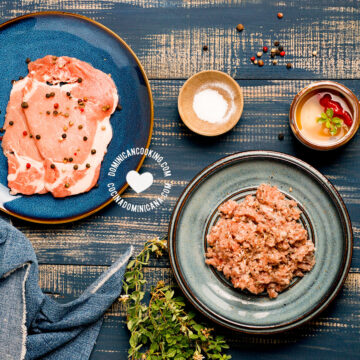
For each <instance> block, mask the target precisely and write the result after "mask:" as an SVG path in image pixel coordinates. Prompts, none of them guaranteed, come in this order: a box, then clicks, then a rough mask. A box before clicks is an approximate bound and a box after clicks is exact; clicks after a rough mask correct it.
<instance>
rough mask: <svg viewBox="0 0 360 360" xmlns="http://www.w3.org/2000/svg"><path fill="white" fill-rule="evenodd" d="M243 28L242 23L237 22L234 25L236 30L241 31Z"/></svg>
mask: <svg viewBox="0 0 360 360" xmlns="http://www.w3.org/2000/svg"><path fill="white" fill-rule="evenodd" d="M244 29H245V28H244V25H243V24H237V26H236V30H237V31H238V32H241V31H243V30H244Z"/></svg>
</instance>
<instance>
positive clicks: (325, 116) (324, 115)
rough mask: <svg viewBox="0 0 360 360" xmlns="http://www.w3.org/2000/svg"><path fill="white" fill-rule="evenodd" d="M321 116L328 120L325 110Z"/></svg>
mask: <svg viewBox="0 0 360 360" xmlns="http://www.w3.org/2000/svg"><path fill="white" fill-rule="evenodd" d="M321 117H322V118H323V119H324V120H327V118H328V117H327V115H326V114H325V113H324V112H323V113H321Z"/></svg>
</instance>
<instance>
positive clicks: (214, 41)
mask: <svg viewBox="0 0 360 360" xmlns="http://www.w3.org/2000/svg"><path fill="white" fill-rule="evenodd" d="M44 10H64V11H71V12H79V13H82V14H84V15H86V16H89V17H91V18H94V19H95V20H98V21H100V22H102V23H104V24H105V25H106V26H108V27H110V28H111V29H112V30H114V31H115V32H117V33H118V34H119V35H120V36H122V37H123V38H124V39H125V40H126V41H127V42H128V43H129V45H130V46H131V47H132V48H133V49H134V51H135V52H136V54H137V55H138V57H139V58H140V60H141V61H142V62H143V64H144V65H145V69H146V71H147V73H148V75H149V77H150V78H161V79H166V78H180V79H184V78H187V77H189V76H190V75H192V74H194V73H195V72H198V71H200V70H205V69H217V70H222V71H225V72H227V73H229V74H230V75H232V76H234V77H236V78H238V79H257V78H264V79H291V78H292V79H299V78H303V79H315V78H334V79H345V78H346V79H350V78H359V77H360V70H359V69H360V56H359V55H360V48H359V47H358V46H356V43H354V42H353V39H357V38H358V37H359V34H360V17H359V14H360V8H359V2H358V1H357V0H327V1H313V0H302V1H299V0H287V1H277V0H266V1H264V0H263V1H261V0H243V1H226V0H194V1H190V0H189V1H183V0H129V1H120V0H102V1H98V0H62V1H53V0H47V1H35V0H15V1H12V0H11V1H10V0H6V1H2V2H1V4H0V17H1V19H3V20H6V19H9V18H11V17H14V16H18V15H21V14H23V13H28V12H34V11H44ZM278 11H282V12H283V13H284V18H283V19H281V20H279V19H277V17H276V14H277V12H278ZM238 23H243V24H244V26H245V30H244V31H243V32H242V33H241V34H239V33H238V32H237V31H236V29H235V27H236V25H237V24H238ZM274 40H279V41H280V42H281V43H282V44H283V45H284V48H285V50H286V53H287V56H286V58H285V59H281V60H279V65H277V66H272V65H269V63H270V61H269V56H266V57H265V59H266V60H265V64H266V66H264V67H263V68H259V67H257V66H254V65H252V64H251V62H250V60H249V59H250V57H251V56H253V55H255V54H256V52H257V51H259V50H261V49H262V47H263V45H267V46H269V47H271V44H272V42H273V41H274ZM204 44H206V45H207V46H208V48H209V51H207V52H203V51H202V46H203V45H204ZM313 50H317V51H318V56H317V57H313V56H312V55H311V53H312V51H313ZM288 61H290V62H292V63H293V64H294V69H292V70H290V71H288V70H287V69H286V68H285V64H286V63H287V62H288Z"/></svg>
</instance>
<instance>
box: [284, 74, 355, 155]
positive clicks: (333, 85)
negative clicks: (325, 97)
mask: <svg viewBox="0 0 360 360" xmlns="http://www.w3.org/2000/svg"><path fill="white" fill-rule="evenodd" d="M321 89H324V90H336V91H338V92H339V93H340V94H342V95H343V96H344V97H346V98H347V100H348V102H349V104H350V105H351V107H352V108H353V114H354V118H353V123H352V125H351V127H350V129H349V131H348V132H347V133H346V134H345V135H344V136H343V137H342V138H340V139H339V140H338V141H336V142H334V143H332V144H331V145H325V144H324V145H321V144H316V143H313V142H311V141H310V140H309V139H308V138H306V137H304V136H303V134H302V133H301V131H300V129H299V128H298V125H297V122H296V109H297V106H298V105H299V104H300V103H301V100H302V99H303V98H304V97H305V96H306V95H307V94H309V93H311V92H312V91H315V90H321ZM289 121H290V127H291V130H292V132H293V133H294V135H295V137H296V138H297V139H298V140H299V141H300V142H301V143H303V144H304V145H306V146H307V147H309V148H311V149H314V150H322V151H326V150H332V149H336V148H338V147H340V146H342V145H344V144H346V143H347V142H348V141H350V140H351V138H352V137H353V136H354V135H355V134H356V132H357V130H358V128H359V124H360V104H359V100H358V99H357V97H356V96H355V94H354V93H353V92H352V91H351V90H350V89H348V88H347V87H346V86H344V85H342V84H340V83H337V82H335V81H329V80H324V81H317V82H313V83H311V84H310V85H308V86H306V87H304V88H303V89H302V90H300V91H299V92H298V93H297V95H296V96H295V97H294V100H293V101H292V103H291V106H290V113H289Z"/></svg>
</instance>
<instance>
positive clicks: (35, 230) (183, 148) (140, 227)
mask: <svg viewBox="0 0 360 360" xmlns="http://www.w3.org/2000/svg"><path fill="white" fill-rule="evenodd" d="M308 83H309V81H305V80H291V81H284V80H277V81H270V80H269V81H261V80H256V81H255V80H242V81H239V84H240V85H241V86H242V88H243V90H244V100H245V108H244V113H243V115H242V118H241V120H240V122H239V123H238V124H237V126H236V127H235V128H234V129H233V130H232V131H231V132H229V133H228V134H225V135H223V136H221V137H218V138H216V139H209V138H203V137H200V136H197V135H195V134H193V133H191V132H190V131H188V130H187V129H186V128H185V126H184V125H183V124H182V122H181V121H180V119H179V115H178V113H177V107H176V103H177V94H178V92H179V89H180V87H181V86H182V84H183V81H180V80H166V81H164V80H154V81H151V87H152V90H153V93H154V98H155V104H156V107H155V125H154V135H153V140H152V144H151V148H152V149H153V150H155V151H158V152H159V153H160V154H162V155H163V156H164V158H165V160H166V161H167V162H168V163H169V164H170V167H171V171H172V177H171V179H170V182H171V183H172V185H173V188H172V190H171V194H170V197H169V198H168V199H167V200H166V201H165V203H164V206H162V207H161V208H159V209H156V211H154V212H151V213H148V214H141V215H139V214H134V213H130V212H128V211H126V210H124V209H121V208H119V207H118V206H117V205H115V204H112V205H110V206H109V207H108V208H107V209H105V210H103V211H102V212H100V213H99V214H96V215H94V216H92V217H90V218H88V219H85V220H83V221H81V222H77V223H74V224H65V225H56V226H49V225H45V226H41V225H36V226H34V225H29V224H27V223H25V222H21V221H19V220H14V224H16V225H17V226H18V227H19V228H20V229H21V230H23V231H24V232H25V233H26V234H27V235H28V236H29V238H30V239H31V240H32V242H33V244H34V247H35V250H36V252H37V254H38V257H39V262H40V263H48V264H49V263H51V264H84V265H85V264H92V265H109V264H110V263H111V262H113V261H114V260H115V258H116V257H117V254H119V253H120V252H121V250H122V248H123V247H122V244H123V243H131V244H133V245H134V246H135V248H136V249H137V250H139V249H140V247H141V244H143V243H144V242H145V241H146V240H147V239H149V238H151V237H154V236H162V235H163V234H166V232H167V226H168V222H169V218H170V215H171V210H172V208H173V206H174V204H175V202H176V199H177V198H178V196H179V195H180V193H181V192H182V190H183V189H184V187H185V186H186V184H187V183H188V182H189V181H190V180H191V179H192V178H193V177H194V176H195V174H196V173H197V172H199V171H200V170H201V169H202V168H204V167H205V166H207V165H208V164H210V163H211V162H214V161H216V160H217V159H219V158H221V157H223V156H225V155H228V154H231V153H234V152H237V151H246V150H259V149H266V150H274V151H281V152H285V153H288V154H291V155H294V156H296V157H299V158H301V159H303V160H305V161H307V162H309V163H310V164H311V165H313V166H314V167H316V168H317V169H319V170H320V171H321V172H322V173H323V174H325V175H326V176H327V177H328V178H329V179H330V180H331V181H332V182H333V184H334V185H335V186H336V188H337V189H338V190H339V192H340V194H341V196H342V197H343V199H344V201H345V203H346V205H347V207H348V210H349V212H350V217H351V220H352V223H353V226H354V235H355V241H354V242H355V246H354V256H353V262H352V271H360V247H359V236H360V233H359V232H360V230H359V229H360V181H359V177H358V171H359V170H358V167H356V166H353V164H356V163H357V162H359V157H360V155H359V154H360V140H359V137H358V136H357V137H355V138H354V139H353V140H352V141H351V142H350V143H349V144H348V146H346V147H344V148H343V149H340V150H338V151H333V152H331V153H318V152H315V151H312V150H308V149H306V148H305V147H303V146H302V145H300V144H299V143H298V142H297V141H296V140H295V139H294V138H293V136H292V134H291V130H290V128H289V126H288V111H289V103H290V101H291V99H292V98H293V96H294V95H295V94H296V92H298V91H299V90H300V89H301V88H302V87H303V86H305V85H307V84H308ZM344 84H345V85H347V86H348V87H349V88H350V89H352V90H353V91H354V92H355V93H360V85H359V83H358V82H357V81H354V80H347V81H344ZM279 132H282V133H284V134H285V138H284V140H283V141H279V140H278V138H277V135H278V133H279ZM143 169H144V171H145V170H150V171H151V172H152V173H153V174H154V177H155V184H154V185H153V186H152V188H151V190H150V191H148V192H145V193H142V194H140V195H137V194H135V193H134V192H133V191H131V190H128V191H126V193H125V195H124V196H125V197H127V198H129V199H131V201H132V202H134V203H136V202H140V201H141V200H142V199H144V198H146V199H148V200H154V199H155V198H156V197H157V195H158V194H159V192H160V190H161V187H162V184H161V182H159V181H157V180H156V176H157V175H160V174H159V171H160V170H159V169H158V168H157V167H155V166H154V163H153V162H152V161H149V160H148V159H146V160H145V163H144V168H143ZM158 177H159V176H158ZM44 238H45V239H46V240H44ZM161 263H162V264H163V266H166V265H168V263H167V262H166V261H164V260H162V261H161Z"/></svg>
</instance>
